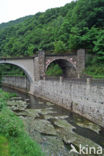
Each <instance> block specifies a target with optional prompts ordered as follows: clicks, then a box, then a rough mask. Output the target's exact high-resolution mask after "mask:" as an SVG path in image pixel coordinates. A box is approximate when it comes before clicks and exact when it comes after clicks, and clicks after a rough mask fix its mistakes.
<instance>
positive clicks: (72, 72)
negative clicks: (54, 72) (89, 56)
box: [46, 59, 77, 77]
mask: <svg viewBox="0 0 104 156" xmlns="http://www.w3.org/2000/svg"><path fill="white" fill-rule="evenodd" d="M52 64H58V65H59V66H60V67H61V69H62V71H63V75H62V76H64V77H76V76H77V69H76V66H75V65H74V64H72V63H71V62H69V61H68V60H66V59H55V60H53V61H51V62H50V63H49V64H48V65H47V67H46V71H47V70H48V69H49V67H50V66H51V65H52Z"/></svg>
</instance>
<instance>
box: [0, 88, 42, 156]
mask: <svg viewBox="0 0 104 156" xmlns="http://www.w3.org/2000/svg"><path fill="white" fill-rule="evenodd" d="M13 96H16V94H9V93H6V92H4V91H2V90H1V89H0V138H1V139H0V156H14V155H15V156H43V154H42V152H41V149H40V147H39V145H38V144H37V143H36V142H35V141H33V140H32V139H31V137H30V136H28V134H27V132H26V130H25V128H24V125H23V122H22V120H20V119H19V118H18V117H17V116H16V115H15V114H14V113H13V112H12V111H11V110H10V109H9V108H8V107H7V100H8V99H9V98H11V97H13Z"/></svg>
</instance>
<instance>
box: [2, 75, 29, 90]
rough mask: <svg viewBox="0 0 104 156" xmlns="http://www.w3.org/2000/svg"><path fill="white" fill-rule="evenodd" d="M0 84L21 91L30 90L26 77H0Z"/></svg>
mask: <svg viewBox="0 0 104 156" xmlns="http://www.w3.org/2000/svg"><path fill="white" fill-rule="evenodd" d="M2 84H3V85H6V86H9V87H12V88H19V89H23V90H27V91H29V90H30V84H29V81H28V80H27V78H26V77H22V76H19V77H18V76H5V77H2Z"/></svg>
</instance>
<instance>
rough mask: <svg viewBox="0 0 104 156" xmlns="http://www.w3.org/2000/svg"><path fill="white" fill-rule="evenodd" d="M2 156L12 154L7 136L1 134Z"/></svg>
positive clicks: (0, 151)
mask: <svg viewBox="0 0 104 156" xmlns="http://www.w3.org/2000/svg"><path fill="white" fill-rule="evenodd" d="M0 156H10V153H9V145H8V139H7V138H6V137H5V136H2V135H1V136H0Z"/></svg>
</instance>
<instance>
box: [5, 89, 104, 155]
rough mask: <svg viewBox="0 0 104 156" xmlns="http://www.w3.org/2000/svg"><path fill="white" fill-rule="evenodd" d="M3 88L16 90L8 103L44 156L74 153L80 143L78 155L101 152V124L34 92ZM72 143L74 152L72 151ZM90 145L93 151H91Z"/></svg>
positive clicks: (102, 138) (102, 137)
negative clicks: (33, 93)
mask: <svg viewBox="0 0 104 156" xmlns="http://www.w3.org/2000/svg"><path fill="white" fill-rule="evenodd" d="M3 90H5V91H8V92H13V93H14V92H16V93H17V95H18V96H17V97H16V98H12V99H10V100H9V101H8V105H9V107H10V108H11V109H12V110H13V111H14V112H15V113H16V115H18V116H19V117H20V118H21V119H22V120H23V122H24V125H25V128H26V130H27V132H28V133H29V135H30V136H31V137H32V138H33V139H34V140H35V141H37V142H38V143H39V144H40V146H41V147H42V150H43V151H44V152H45V153H46V155H47V156H77V155H79V154H78V153H77V151H78V152H79V153H80V147H84V150H83V151H82V153H81V154H80V155H92V156H93V155H102V156H104V154H103V153H102V154H101V153H100V151H99V153H97V152H98V151H97V149H98V147H99V146H100V147H101V148H102V149H103V148H104V135H103V133H100V132H101V127H100V126H98V125H96V124H95V123H93V122H91V121H89V120H87V119H85V118H83V117H81V116H79V115H77V114H75V113H72V112H70V111H68V110H66V109H64V108H62V107H59V106H57V105H55V104H53V103H50V102H48V101H44V100H42V99H40V98H36V97H35V96H32V95H29V94H23V93H21V92H17V91H15V90H12V89H9V88H3ZM74 147H75V149H76V152H75V151H74V152H73V151H72V149H74ZM90 147H94V148H95V151H94V150H92V151H90ZM71 151H72V152H71ZM87 152H91V153H87ZM94 152H95V154H94ZM103 152H104V151H103Z"/></svg>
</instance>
